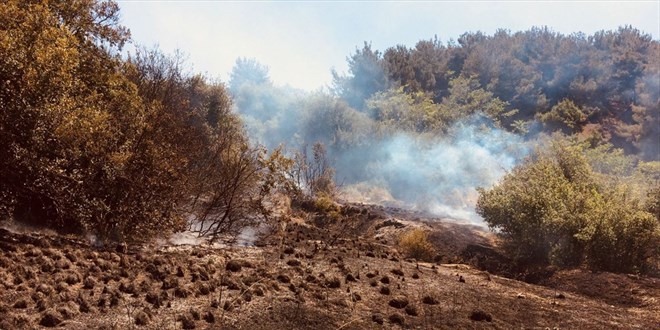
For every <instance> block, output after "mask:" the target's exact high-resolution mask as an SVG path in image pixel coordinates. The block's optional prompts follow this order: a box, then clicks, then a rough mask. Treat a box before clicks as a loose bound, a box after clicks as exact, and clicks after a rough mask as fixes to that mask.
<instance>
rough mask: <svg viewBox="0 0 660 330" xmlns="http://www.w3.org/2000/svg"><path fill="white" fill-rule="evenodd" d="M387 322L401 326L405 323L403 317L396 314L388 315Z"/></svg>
mask: <svg viewBox="0 0 660 330" xmlns="http://www.w3.org/2000/svg"><path fill="white" fill-rule="evenodd" d="M389 320H390V322H392V323H394V324H398V325H403V324H404V323H405V322H406V319H405V318H404V317H403V315H401V314H398V313H394V314H392V315H390V317H389Z"/></svg>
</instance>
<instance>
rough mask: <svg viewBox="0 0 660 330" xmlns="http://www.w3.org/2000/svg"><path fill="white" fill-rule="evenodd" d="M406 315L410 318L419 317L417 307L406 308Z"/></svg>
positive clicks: (409, 306)
mask: <svg viewBox="0 0 660 330" xmlns="http://www.w3.org/2000/svg"><path fill="white" fill-rule="evenodd" d="M406 314H408V315H410V316H417V315H418V312H417V307H416V306H415V305H408V306H406Z"/></svg>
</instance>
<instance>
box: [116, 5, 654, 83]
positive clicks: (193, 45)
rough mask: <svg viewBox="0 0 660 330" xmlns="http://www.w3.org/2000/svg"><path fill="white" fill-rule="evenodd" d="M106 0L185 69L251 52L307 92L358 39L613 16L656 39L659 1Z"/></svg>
mask: <svg viewBox="0 0 660 330" xmlns="http://www.w3.org/2000/svg"><path fill="white" fill-rule="evenodd" d="M116 1H117V2H118V3H119V6H120V15H121V19H122V24H123V25H124V26H126V27H128V28H129V29H130V30H131V34H132V38H133V40H134V44H133V46H135V45H139V46H146V47H154V46H157V47H158V48H159V49H160V50H161V51H163V52H165V53H169V54H171V53H173V52H174V51H175V50H179V51H181V52H183V53H184V54H185V55H186V57H187V62H188V64H189V65H191V69H192V70H193V71H194V72H201V73H205V74H206V75H207V76H209V77H211V78H219V79H220V80H222V81H225V82H226V81H228V79H229V73H230V72H231V69H232V67H233V65H234V63H235V62H236V59H237V58H239V57H247V58H254V59H256V60H257V61H258V62H259V63H261V64H264V65H266V66H268V68H269V72H270V76H271V79H272V80H273V81H274V82H275V83H276V84H278V85H290V86H292V87H295V88H300V89H304V90H310V91H311V90H317V89H319V88H323V87H328V86H330V85H331V82H332V74H331V69H333V68H334V69H336V70H337V71H338V72H340V73H343V72H346V71H347V64H346V57H347V56H350V55H351V54H353V53H355V50H356V49H357V48H362V46H363V45H364V42H365V41H366V42H368V43H371V45H372V49H374V50H380V51H381V52H383V51H385V50H386V49H387V48H389V47H393V46H396V45H405V46H408V47H414V45H415V44H416V43H417V42H418V41H419V40H428V39H432V38H434V36H437V37H438V38H439V39H440V40H441V41H442V42H447V41H449V40H450V39H453V40H456V39H458V37H459V36H460V35H461V34H463V33H465V32H476V31H481V32H483V33H486V34H488V35H492V34H493V33H495V31H497V30H498V29H507V30H510V31H512V32H516V31H524V30H528V29H530V28H531V27H534V26H547V27H549V28H550V29H551V30H553V31H556V32H559V33H562V34H571V33H574V32H583V33H585V34H587V35H590V34H593V33H594V32H597V31H600V30H616V29H617V28H618V27H620V26H623V25H632V26H633V27H635V28H637V29H639V30H641V31H642V32H644V33H648V34H650V35H651V36H652V37H653V39H655V40H660V0H653V1H515V0H514V1H511V0H510V1H209V0H207V1H195V0H189V1H168V0H160V1H155V0H154V1H148V0H116ZM130 47H132V46H129V47H128V48H127V50H128V51H131V48H130Z"/></svg>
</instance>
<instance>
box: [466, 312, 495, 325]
mask: <svg viewBox="0 0 660 330" xmlns="http://www.w3.org/2000/svg"><path fill="white" fill-rule="evenodd" d="M470 319H471V320H473V321H487V322H491V321H492V320H493V317H492V316H491V315H490V314H488V313H486V312H484V311H482V310H480V309H476V310H474V311H472V313H471V314H470Z"/></svg>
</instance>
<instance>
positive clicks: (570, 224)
mask: <svg viewBox="0 0 660 330" xmlns="http://www.w3.org/2000/svg"><path fill="white" fill-rule="evenodd" d="M597 158H600V159H605V158H606V157H597ZM629 189H630V187H628V186H626V185H620V184H619V185H604V184H603V182H602V181H600V180H599V179H598V177H597V176H596V175H595V174H594V172H593V170H592V167H591V166H590V164H589V162H588V159H587V158H586V157H585V155H584V146H583V145H580V144H575V143H569V142H567V141H565V140H555V141H554V142H553V143H552V145H551V146H550V149H549V151H547V152H543V151H539V152H537V154H536V155H535V156H534V157H533V158H530V159H528V160H527V161H526V162H524V163H523V164H521V165H519V166H517V167H516V168H514V170H513V171H512V172H511V173H509V174H507V175H506V176H505V177H504V178H503V179H502V180H501V182H500V183H498V184H497V185H496V186H494V187H493V188H490V189H487V190H486V189H483V188H481V189H479V199H478V202H477V212H478V213H479V214H480V215H481V216H482V217H484V220H485V221H486V222H487V223H488V225H489V226H490V227H491V228H493V229H495V230H496V231H497V232H498V233H499V235H500V236H501V237H502V238H503V239H504V242H505V249H506V251H507V252H508V253H509V254H510V255H511V256H512V257H513V258H514V259H515V260H516V261H517V262H518V263H519V264H521V265H529V264H548V263H552V264H555V265H558V266H576V265H580V264H583V263H584V264H586V265H588V266H590V267H592V268H593V269H600V270H608V271H619V272H631V271H646V270H648V269H649V267H652V265H653V262H654V259H653V258H656V257H657V253H658V251H659V248H660V244H659V242H660V224H658V222H657V220H656V218H655V216H654V215H653V214H651V213H649V212H647V211H646V210H645V209H644V208H643V207H642V205H641V204H640V201H639V200H638V199H635V198H631V194H630V190H629ZM656 261H657V260H656Z"/></svg>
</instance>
